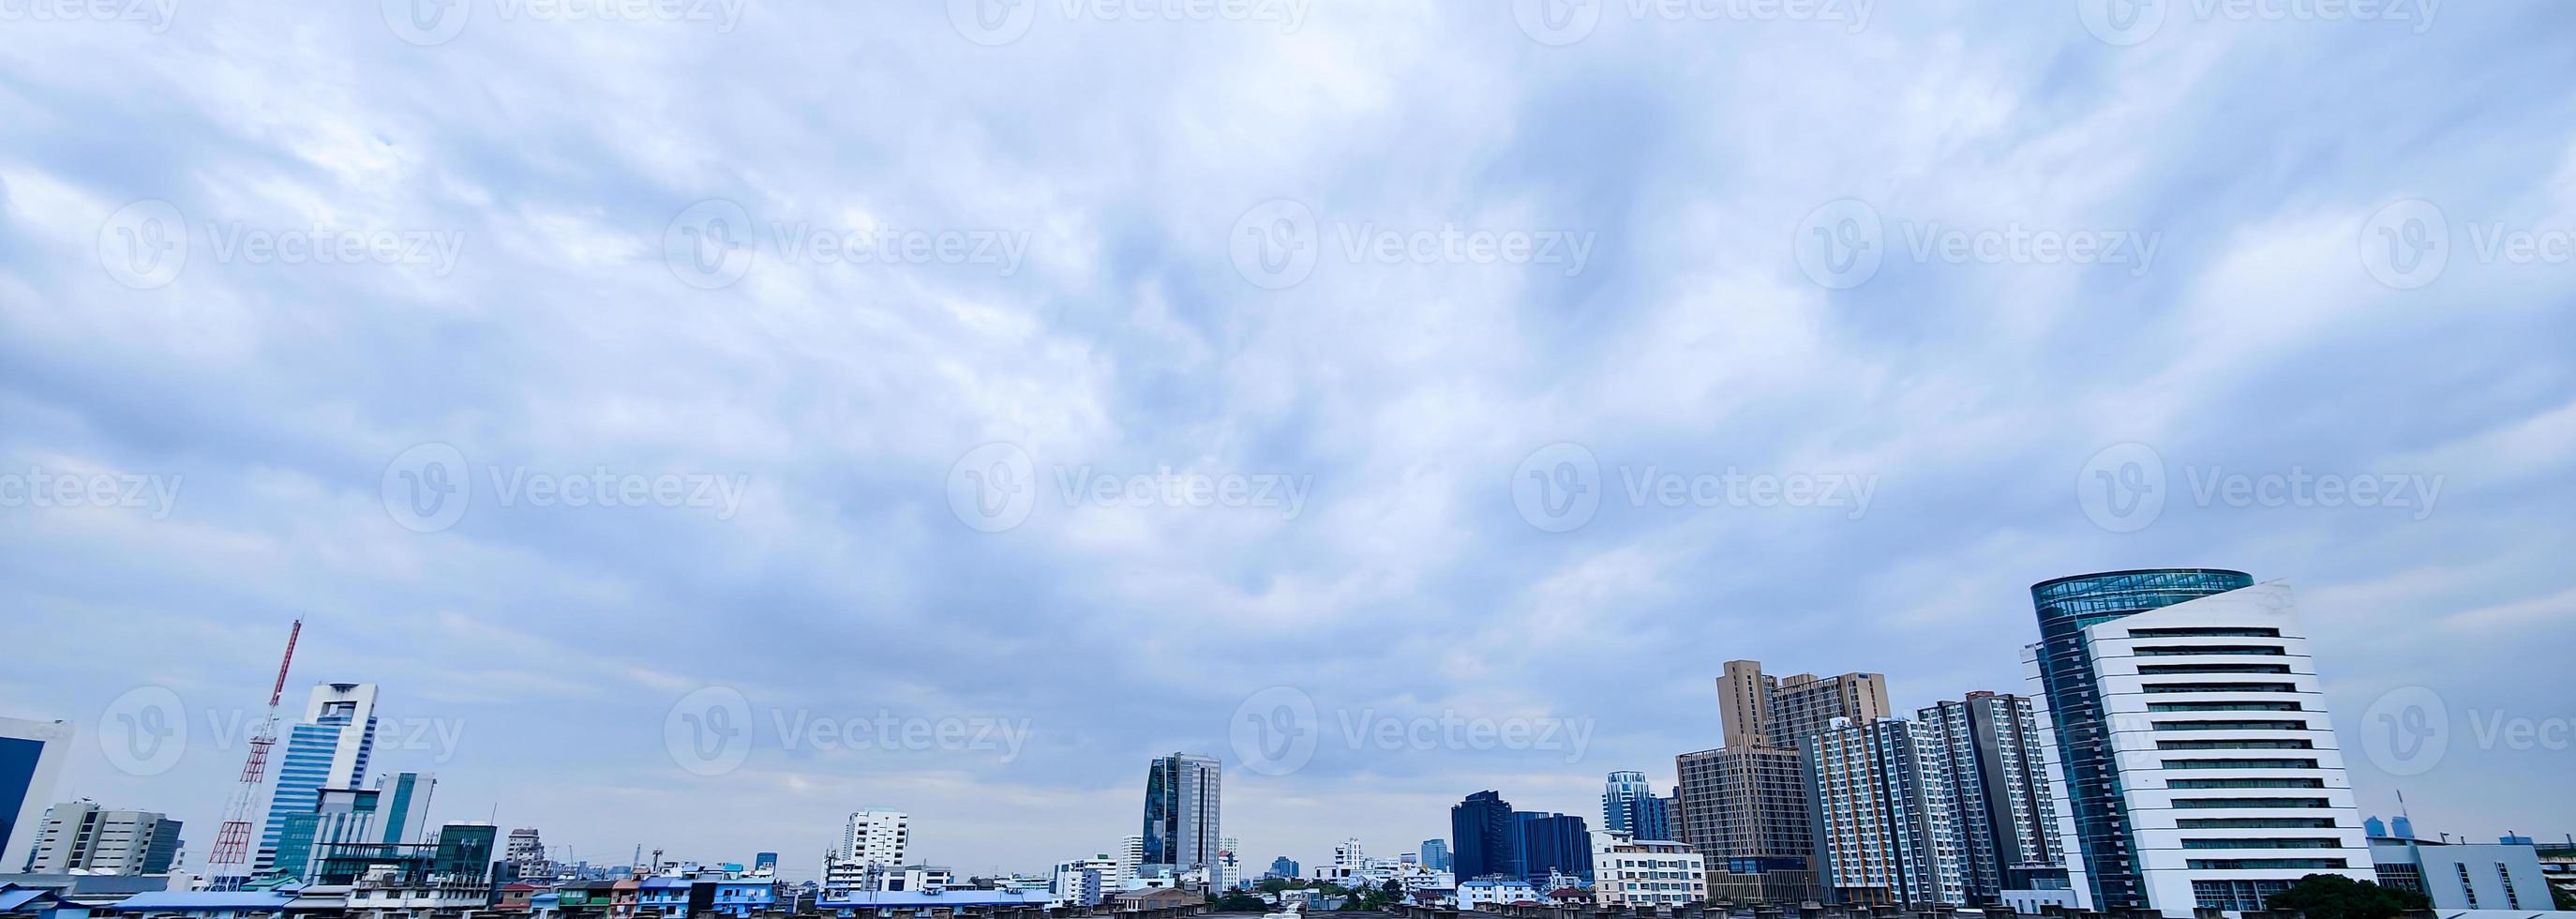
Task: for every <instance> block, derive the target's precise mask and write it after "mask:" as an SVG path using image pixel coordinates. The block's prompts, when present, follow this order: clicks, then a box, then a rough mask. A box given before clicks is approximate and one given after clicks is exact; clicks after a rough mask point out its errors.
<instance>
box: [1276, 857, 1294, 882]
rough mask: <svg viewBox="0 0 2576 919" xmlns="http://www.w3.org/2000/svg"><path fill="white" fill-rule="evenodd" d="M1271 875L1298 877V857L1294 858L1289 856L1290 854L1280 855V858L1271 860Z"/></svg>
mask: <svg viewBox="0 0 2576 919" xmlns="http://www.w3.org/2000/svg"><path fill="white" fill-rule="evenodd" d="M1270 876H1271V877H1275V878H1294V877H1296V876H1297V860H1296V859H1293V858H1289V857H1288V856H1285V855H1282V856H1279V857H1278V858H1274V859H1271V860H1270Z"/></svg>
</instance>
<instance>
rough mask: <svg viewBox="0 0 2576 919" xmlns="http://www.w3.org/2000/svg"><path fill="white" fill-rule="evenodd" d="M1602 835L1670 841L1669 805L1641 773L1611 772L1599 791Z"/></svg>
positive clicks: (1671, 838)
mask: <svg viewBox="0 0 2576 919" xmlns="http://www.w3.org/2000/svg"><path fill="white" fill-rule="evenodd" d="M1601 831H1602V832H1604V833H1626V834H1628V838H1630V839H1633V840H1668V841H1669V840H1673V839H1674V836H1673V825H1672V813H1671V805H1669V804H1667V803H1666V802H1665V801H1664V799H1663V798H1661V797H1658V796H1657V795H1656V794H1655V786H1654V785H1653V784H1652V783H1649V782H1647V781H1646V774H1645V773H1643V772H1613V773H1610V778H1609V780H1608V781H1607V782H1606V783H1604V784H1603V786H1602V789H1601Z"/></svg>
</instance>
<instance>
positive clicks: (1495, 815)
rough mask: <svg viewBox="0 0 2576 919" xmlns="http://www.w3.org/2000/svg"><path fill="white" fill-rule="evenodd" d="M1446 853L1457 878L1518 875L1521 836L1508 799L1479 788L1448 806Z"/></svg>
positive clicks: (1470, 878)
mask: <svg viewBox="0 0 2576 919" xmlns="http://www.w3.org/2000/svg"><path fill="white" fill-rule="evenodd" d="M1449 852H1450V857H1451V858H1453V859H1455V860H1456V862H1457V867H1456V868H1455V869H1453V870H1455V871H1456V872H1457V875H1458V880H1460V881H1462V882H1464V881H1471V880H1474V879H1476V878H1480V877H1485V876H1487V875H1496V874H1499V875H1504V876H1507V877H1515V878H1517V877H1521V876H1522V873H1521V858H1520V836H1519V833H1518V832H1517V827H1515V826H1513V823H1512V805H1511V802H1509V801H1505V800H1503V796H1502V793H1501V792H1496V791H1480V792H1477V793H1475V794H1472V795H1468V796H1467V798H1466V800H1463V801H1460V802H1458V803H1457V804H1456V805H1454V806H1452V807H1450V808H1449Z"/></svg>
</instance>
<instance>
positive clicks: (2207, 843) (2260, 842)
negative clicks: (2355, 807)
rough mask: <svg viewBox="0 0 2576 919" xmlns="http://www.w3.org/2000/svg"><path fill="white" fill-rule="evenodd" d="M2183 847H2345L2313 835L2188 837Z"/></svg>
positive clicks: (2340, 843)
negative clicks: (2290, 837)
mask: <svg viewBox="0 0 2576 919" xmlns="http://www.w3.org/2000/svg"><path fill="white" fill-rule="evenodd" d="M2182 847H2183V848H2186V849H2340V848H2343V843H2342V842H2341V841H2338V840H2333V839H2317V838H2313V837H2305V838H2297V839H2282V838H2272V839H2186V840H2183V841H2182Z"/></svg>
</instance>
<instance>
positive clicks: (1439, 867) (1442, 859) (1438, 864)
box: [1422, 839, 1451, 871]
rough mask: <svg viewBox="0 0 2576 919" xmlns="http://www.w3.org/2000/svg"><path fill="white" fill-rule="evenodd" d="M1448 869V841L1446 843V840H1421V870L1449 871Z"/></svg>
mask: <svg viewBox="0 0 2576 919" xmlns="http://www.w3.org/2000/svg"><path fill="white" fill-rule="evenodd" d="M1450 867H1451V863H1450V861H1449V841H1448V840H1445V839H1425V840H1423V841H1422V868H1423V870H1425V871H1447V870H1450Z"/></svg>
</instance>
